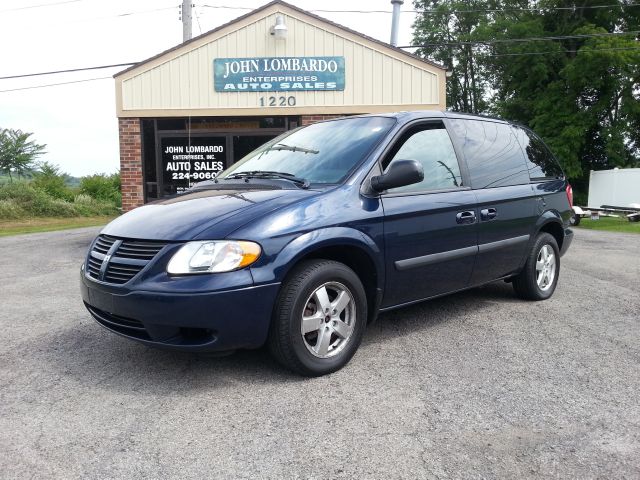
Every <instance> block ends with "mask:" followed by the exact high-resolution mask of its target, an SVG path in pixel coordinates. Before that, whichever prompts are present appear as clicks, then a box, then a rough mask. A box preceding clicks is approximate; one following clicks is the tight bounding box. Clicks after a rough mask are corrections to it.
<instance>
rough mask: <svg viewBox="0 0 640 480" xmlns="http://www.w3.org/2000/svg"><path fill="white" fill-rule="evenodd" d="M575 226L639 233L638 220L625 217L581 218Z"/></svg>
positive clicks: (639, 223) (639, 224)
mask: <svg viewBox="0 0 640 480" xmlns="http://www.w3.org/2000/svg"><path fill="white" fill-rule="evenodd" d="M576 228H584V229H588V230H606V231H609V232H626V233H640V222H630V221H629V220H627V218H626V217H625V218H614V217H600V219H599V220H591V219H590V218H583V219H582V220H581V221H580V225H578V226H577V227H576Z"/></svg>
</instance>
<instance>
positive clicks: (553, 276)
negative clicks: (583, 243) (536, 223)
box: [513, 233, 560, 300]
mask: <svg viewBox="0 0 640 480" xmlns="http://www.w3.org/2000/svg"><path fill="white" fill-rule="evenodd" d="M559 275H560V250H559V249H558V242H556V239H555V238H554V237H553V235H551V234H549V233H540V234H539V235H538V236H537V237H536V240H535V242H534V243H533V247H532V248H531V252H529V256H528V257H527V261H526V263H525V265H524V268H523V269H522V272H520V273H519V274H518V275H517V276H515V277H514V279H513V289H514V290H515V292H516V295H518V296H519V297H520V298H523V299H525V300H546V299H547V298H549V297H551V295H553V292H554V291H555V289H556V285H557V284H558V277H559Z"/></svg>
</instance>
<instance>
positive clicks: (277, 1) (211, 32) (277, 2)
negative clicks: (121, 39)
mask: <svg viewBox="0 0 640 480" xmlns="http://www.w3.org/2000/svg"><path fill="white" fill-rule="evenodd" d="M274 5H281V6H284V7H286V8H289V9H291V10H294V11H296V12H298V13H300V14H302V15H306V16H307V17H311V18H313V19H314V20H317V21H318V22H321V23H326V24H329V25H331V26H333V27H336V28H339V29H342V30H344V31H345V32H349V33H351V34H353V35H356V36H358V37H361V38H362V39H364V40H367V41H368V42H372V43H375V44H377V45H380V46H382V47H384V48H386V49H390V50H392V51H394V52H396V53H400V54H402V55H405V56H407V57H410V58H412V59H414V60H419V61H421V62H424V63H426V64H428V65H432V66H434V67H437V68H440V69H442V70H446V67H444V66H443V65H440V64H439V63H436V62H433V61H431V60H427V59H425V58H422V57H420V56H418V55H414V54H413V53H410V52H407V51H405V50H403V49H401V48H398V47H394V46H393V45H390V44H388V43H386V42H383V41H380V40H377V39H375V38H372V37H369V36H368V35H364V34H362V33H360V32H357V31H355V30H352V29H350V28H348V27H345V26H343V25H340V24H338V23H335V22H332V21H331V20H327V19H326V18H324V17H321V16H319V15H315V14H313V13H311V12H308V11H306V10H303V9H301V8H299V7H296V6H295V5H291V4H290V3H287V2H284V1H282V0H274V1H272V2H269V3H267V4H265V5H263V6H261V7H259V8H257V9H255V10H252V11H250V12H248V13H246V14H244V15H242V16H240V17H237V18H235V19H233V20H231V21H230V22H227V23H225V24H223V25H220V26H218V27H216V28H214V29H213V30H209V31H208V32H205V33H203V34H202V35H198V36H197V37H193V38H192V39H191V40H187V41H186V42H183V43H180V44H178V45H176V46H175V47H172V48H170V49H168V50H165V51H164V52H161V53H159V54H157V55H154V56H153V57H150V58H147V59H146V60H143V61H141V62H138V63H136V64H135V65H132V66H131V67H128V68H126V69H124V70H122V71H120V72H118V73H116V74H115V75H114V78H117V77H119V76H120V75H123V74H125V73H127V72H129V71H131V70H134V69H137V68H139V67H141V66H142V65H145V64H146V63H149V62H151V61H153V60H156V59H158V58H160V57H163V56H165V55H168V54H170V53H171V52H173V51H175V50H178V49H180V48H182V47H184V46H186V45H189V44H191V43H194V42H197V41H199V40H201V39H203V38H204V37H207V36H209V35H211V36H213V35H214V34H215V33H217V32H218V31H220V30H223V29H225V28H227V27H229V26H230V25H233V24H234V23H236V22H239V21H241V20H244V19H245V18H248V17H251V16H252V15H256V14H257V13H260V12H261V11H263V10H266V9H267V8H269V7H272V6H274Z"/></svg>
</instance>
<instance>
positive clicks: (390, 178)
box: [371, 160, 424, 193]
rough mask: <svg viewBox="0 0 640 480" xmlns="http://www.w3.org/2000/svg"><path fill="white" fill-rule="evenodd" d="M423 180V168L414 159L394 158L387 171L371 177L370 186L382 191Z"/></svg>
mask: <svg viewBox="0 0 640 480" xmlns="http://www.w3.org/2000/svg"><path fill="white" fill-rule="evenodd" d="M422 180H424V169H423V168H422V165H421V164H420V163H418V162H416V161H415V160H394V161H393V162H392V163H391V165H389V169H388V170H387V173H383V174H382V175H378V176H377V177H371V188H372V189H373V190H374V191H375V192H378V193H380V192H383V191H385V190H389V189H390V188H398V187H404V186H405V185H412V184H414V183H420V182H421V181H422Z"/></svg>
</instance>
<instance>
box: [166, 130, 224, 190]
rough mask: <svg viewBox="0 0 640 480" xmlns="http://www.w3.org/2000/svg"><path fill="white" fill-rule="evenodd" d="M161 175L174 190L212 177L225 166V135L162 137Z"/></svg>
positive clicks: (185, 187)
mask: <svg viewBox="0 0 640 480" xmlns="http://www.w3.org/2000/svg"><path fill="white" fill-rule="evenodd" d="M160 148H161V152H162V175H163V177H162V178H163V181H164V185H165V186H169V188H170V189H171V191H172V192H173V193H180V192H183V191H185V190H186V189H187V188H189V187H190V186H191V185H193V184H194V183H197V182H202V181H204V180H211V179H213V178H215V177H216V175H217V174H218V173H220V172H221V171H222V170H224V169H225V168H226V160H227V153H226V137H224V136H220V137H191V138H189V137H188V136H180V137H163V138H162V139H161V141H160Z"/></svg>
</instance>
